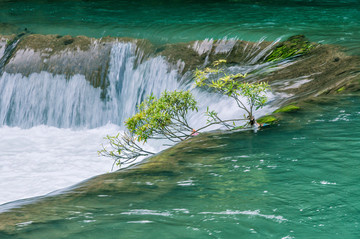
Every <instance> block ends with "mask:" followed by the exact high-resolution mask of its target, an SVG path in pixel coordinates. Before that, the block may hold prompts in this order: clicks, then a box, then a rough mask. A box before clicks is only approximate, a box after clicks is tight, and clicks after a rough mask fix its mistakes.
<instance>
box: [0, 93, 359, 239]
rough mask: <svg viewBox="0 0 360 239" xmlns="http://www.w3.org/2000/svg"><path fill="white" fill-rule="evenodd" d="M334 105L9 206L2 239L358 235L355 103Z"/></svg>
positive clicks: (203, 139) (200, 142)
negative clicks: (9, 222)
mask: <svg viewBox="0 0 360 239" xmlns="http://www.w3.org/2000/svg"><path fill="white" fill-rule="evenodd" d="M341 102H342V103H341V104H339V103H336V102H332V103H328V104H325V105H322V106H321V107H317V108H316V109H314V110H313V111H306V112H299V113H295V114H290V115H288V118H287V120H286V121H284V122H281V124H279V125H277V126H272V127H268V128H263V129H262V130H260V131H258V132H257V133H254V132H252V131H248V132H238V133H232V134H209V135H204V136H199V137H198V138H194V139H193V140H191V141H190V142H189V143H185V144H181V145H179V146H177V147H175V148H174V149H171V150H169V151H165V152H164V153H163V154H161V155H159V156H156V157H155V158H153V159H150V162H151V161H156V160H157V158H158V159H159V160H160V159H161V158H163V160H165V161H164V162H163V163H162V164H152V165H151V164H150V167H151V166H152V167H154V170H151V169H149V168H147V169H146V167H145V169H144V168H142V167H141V165H140V166H139V167H140V168H139V169H137V168H133V169H130V170H127V171H124V173H123V174H122V173H121V172H119V173H115V174H111V175H107V176H106V178H101V177H100V178H99V179H94V180H90V181H89V182H88V183H87V186H85V188H84V189H82V190H83V193H82V194H79V193H75V195H78V196H75V195H71V194H69V195H68V196H67V194H66V193H65V194H64V195H62V196H55V197H53V198H47V199H45V203H41V201H42V200H41V199H40V201H39V203H36V202H35V203H33V204H34V206H31V207H28V208H27V207H25V208H24V209H21V208H20V209H15V212H14V213H16V217H15V214H12V213H11V212H10V214H9V217H10V218H12V219H13V218H17V217H20V218H22V216H23V221H21V219H19V220H20V221H17V226H15V228H16V229H15V231H13V230H10V231H7V233H5V232H3V234H2V238H7V237H9V238H10V237H12V236H16V237H19V238H48V236H49V235H53V237H54V238H72V237H74V238H99V237H103V238H118V237H121V238H155V237H157V238H158V237H161V238H209V237H212V238H239V237H241V238H314V237H315V238H357V236H358V232H359V219H360V218H359V215H360V214H359V210H360V203H359V202H360V200H359V199H360V194H359V186H358V181H359V180H360V176H359V173H358V168H359V167H360V161H359V160H358V159H359V154H360V151H359V148H360V140H359V139H360V133H359V132H358V131H357V130H354V129H356V128H357V127H358V126H360V117H359V116H360V109H359V107H358V104H359V103H360V98H359V97H358V96H356V97H347V98H345V97H343V98H341ZM349 125H352V127H351V129H350V128H349ZM166 162H168V163H169V164H171V165H172V166H166V164H167V163H166ZM144 165H146V163H145V164H144ZM169 167H170V168H171V169H172V170H170V171H169V170H168V169H167V168H169ZM151 172H152V173H151ZM126 181H128V182H129V184H126V183H124V184H123V185H122V186H120V187H116V186H114V185H116V182H126ZM107 182H113V184H108V183H107ZM96 184H100V185H103V186H101V187H100V188H98V189H94V188H93V189H91V187H92V186H91V185H96ZM111 185H113V186H111ZM86 187H88V188H89V190H90V191H88V193H87V192H86V191H87V189H86ZM39 205H40V206H39ZM9 206H11V205H9ZM5 207H6V205H3V206H2V208H1V207H0V210H1V209H4V208H5ZM32 207H34V210H35V211H33V212H32V216H30V217H29V213H30V212H31V210H32V209H31V208H32ZM40 211H42V212H49V213H50V212H57V213H56V214H55V215H56V216H55V219H54V218H53V217H54V216H52V214H51V213H50V215H47V213H40ZM4 217H5V218H6V217H7V216H6V213H4V214H2V215H0V218H1V219H4ZM51 218H53V219H51ZM38 220H40V222H38ZM64 229H66V230H64ZM0 235H1V232H0Z"/></svg>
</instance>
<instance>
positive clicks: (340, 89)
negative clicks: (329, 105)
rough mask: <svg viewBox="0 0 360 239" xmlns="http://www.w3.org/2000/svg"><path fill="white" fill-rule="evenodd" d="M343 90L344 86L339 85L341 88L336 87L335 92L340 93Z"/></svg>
mask: <svg viewBox="0 0 360 239" xmlns="http://www.w3.org/2000/svg"><path fill="white" fill-rule="evenodd" d="M343 90H345V86H343V87H341V88H339V89H337V90H336V92H337V93H340V92H341V91H343Z"/></svg>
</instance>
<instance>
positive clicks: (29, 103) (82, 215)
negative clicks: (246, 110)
mask: <svg viewBox="0 0 360 239" xmlns="http://www.w3.org/2000/svg"><path fill="white" fill-rule="evenodd" d="M0 4H1V5H0V34H11V33H18V32H20V31H22V30H23V29H24V28H27V30H28V31H30V32H32V33H38V34H60V35H66V34H70V35H86V36H90V37H96V38H100V37H104V36H107V35H111V36H118V37H133V38H145V39H148V40H150V41H151V42H152V43H154V44H155V45H158V44H163V43H178V42H189V41H195V42H193V43H192V44H193V48H194V49H195V50H196V51H197V52H198V53H199V54H201V53H203V52H206V51H207V49H208V48H209V47H210V46H212V44H213V42H214V39H222V42H223V43H224V44H221V43H220V44H219V45H218V47H217V48H216V51H217V52H218V53H224V54H226V53H227V52H228V51H229V49H228V48H227V47H229V46H231V42H232V41H233V42H235V40H237V39H243V40H247V41H254V42H258V43H259V44H260V43H261V42H263V41H264V40H268V41H273V44H275V43H276V42H278V41H279V40H282V39H285V38H286V37H288V36H290V35H294V34H305V35H306V36H307V37H309V39H310V40H311V41H316V42H319V43H331V44H339V45H341V46H343V47H346V48H345V51H346V52H347V53H348V54H352V55H360V47H359V44H360V28H359V24H358V23H359V22H360V3H359V2H358V1H357V0H342V1H332V0H321V1H296V0H292V1H276V3H271V4H270V3H269V2H268V1H256V2H253V1H247V0H240V1H190V0H189V1H170V2H167V1H160V0H156V1H155V0H152V1H133V2H129V1H111V0H107V1H95V0H92V1H25V0H24V1H10V0H9V1H2V2H1V3H0ZM74 12H76V13H77V14H73V13H74ZM201 40H204V41H201ZM225 43H226V44H225ZM1 44H3V43H1ZM1 44H0V46H5V45H4V44H5V43H4V44H3V45H1ZM14 44H15V43H14ZM14 46H15V45H14ZM136 47H137V46H136V45H135V44H134V43H131V42H117V43H113V44H112V46H111V52H110V61H109V68H108V69H107V72H108V74H107V80H108V82H109V85H108V86H107V88H106V92H105V95H106V96H105V97H104V89H101V88H100V87H98V88H95V87H93V86H92V85H91V84H90V82H89V81H87V80H86V79H85V76H84V75H81V74H75V75H73V76H71V77H68V76H66V74H65V73H64V74H52V73H49V72H46V71H42V72H33V73H31V74H29V75H22V74H19V73H18V74H14V73H8V72H2V68H3V66H4V65H5V64H6V62H5V60H2V61H1V60H0V68H1V69H0V73H1V75H0V238H37V239H41V238H101V237H102V238H158V237H161V238H209V237H210V238H239V237H241V238H284V239H290V238H312V237H314V238H357V237H358V235H359V234H358V232H359V230H360V228H359V227H360V225H359V222H360V217H359V215H360V213H359V212H360V204H359V202H360V194H359V193H358V191H359V186H358V182H359V180H360V178H359V174H358V172H357V169H358V168H359V167H360V164H359V160H358V158H359V156H360V151H359V148H360V140H359V139H360V135H359V133H358V131H357V129H358V128H359V127H360V120H359V119H360V117H359V116H360V108H359V107H358V105H359V104H360V100H359V97H358V96H356V95H350V96H341V98H340V96H339V98H338V99H328V101H326V102H325V103H323V104H322V105H320V106H315V105H314V107H313V108H312V109H308V110H307V111H300V112H299V113H297V114H294V115H291V114H289V115H288V116H287V117H288V118H287V120H286V121H285V122H281V123H280V124H278V125H275V126H271V127H267V128H263V129H262V130H260V131H258V132H254V131H246V132H235V133H231V134H228V133H226V134H224V133H221V132H220V133H219V132H211V133H209V134H205V135H202V136H200V137H198V138H197V137H196V138H193V139H191V140H190V142H185V143H183V144H180V145H177V146H175V147H174V148H170V149H168V150H165V151H162V150H164V149H165V148H164V147H162V146H161V145H160V144H159V143H156V142H151V143H150V146H149V147H151V148H152V149H153V150H155V151H157V152H160V151H162V152H161V153H160V154H159V155H157V156H155V157H153V158H151V159H146V160H145V161H141V160H143V159H140V160H138V161H136V163H137V166H131V165H127V167H129V168H127V169H122V170H120V171H118V172H114V173H110V174H107V173H108V172H110V171H111V167H112V164H113V162H112V160H111V159H106V158H101V157H99V156H98V154H97V151H98V150H99V149H100V148H101V144H106V141H104V139H103V137H104V136H106V135H107V134H109V135H115V134H116V133H117V132H121V131H122V130H124V125H123V121H124V120H126V119H127V118H128V117H130V116H131V115H133V114H134V113H135V112H136V105H137V104H139V103H140V102H141V101H142V100H143V99H145V97H146V96H147V95H149V94H151V93H153V94H154V95H156V96H159V95H160V94H161V92H163V91H164V90H176V89H183V90H191V92H192V93H193V95H194V96H195V98H196V100H197V101H198V102H199V112H192V113H191V114H190V115H189V122H190V124H191V125H193V126H194V128H196V127H199V126H200V125H202V124H203V123H204V122H205V121H206V118H205V117H204V115H203V112H204V111H205V110H206V107H207V106H210V108H211V109H212V110H216V111H218V112H219V114H220V116H222V117H224V118H231V117H236V116H238V115H242V114H243V112H241V111H240V110H238V109H237V107H236V104H235V102H233V101H231V100H229V99H228V98H227V97H221V96H219V95H215V94H212V93H209V92H206V91H203V90H199V89H196V88H194V86H193V83H192V82H191V72H187V73H185V74H183V73H181V71H180V70H179V65H173V64H171V63H169V62H168V61H167V60H166V59H165V57H162V56H157V55H156V54H153V55H150V56H149V57H145V58H144V59H142V60H141V61H140V60H139V59H140V58H141V57H140V56H142V55H141V54H143V52H141V51H140V52H139V51H137V48H136ZM4 49H5V47H1V48H0V59H1V58H2V56H4V55H6V54H7V52H5V51H4ZM257 54H258V55H256V56H253V58H252V61H249V63H248V64H246V65H236V66H233V67H232V68H230V69H229V70H230V71H234V72H239V71H240V72H249V71H252V70H259V69H260V71H259V74H258V75H256V74H255V76H254V77H255V78H256V77H260V76H261V74H262V72H261V69H271V68H268V67H269V66H268V65H266V64H264V65H261V64H255V62H256V59H259V58H260V57H262V56H263V55H262V54H265V52H260V53H257ZM2 59H5V58H2ZM206 60H207V59H204V61H206ZM304 79H305V80H304ZM289 80H292V79H289ZM304 82H306V76H304V78H299V79H297V81H294V82H293V84H292V85H290V86H288V87H294V88H296V87H298V86H299V84H303V83H304ZM267 95H268V97H269V103H268V104H267V105H266V106H265V107H264V108H263V109H261V110H260V111H258V112H257V113H256V116H257V117H259V116H263V115H266V114H267V113H271V112H272V111H274V109H276V108H277V104H278V102H280V101H281V100H283V99H284V98H286V97H289V95H285V94H279V93H277V92H267ZM212 129H215V128H212ZM148 162H149V165H150V166H151V165H152V164H151V162H161V164H155V165H156V166H154V165H152V166H153V167H155V168H156V170H155V171H151V170H150V169H148V168H146V164H147V163H148ZM144 165H145V166H144ZM147 170H150V171H147ZM102 174H104V175H102ZM97 175H102V176H99V177H95V178H92V177H94V176H97ZM84 180H85V181H84ZM122 182H123V184H121V183H122ZM78 183H80V184H78ZM118 184H121V186H119V187H118V186H117V185H118ZM74 185H75V186H74ZM98 185H102V186H100V187H97V186H98ZM78 188H80V189H79V190H80V191H81V193H79V194H76V193H71V190H75V191H76V190H77V189H78ZM57 190H58V191H57ZM68 191H70V193H69V192H68ZM51 192H54V193H52V194H49V193H51ZM33 197H34V198H33ZM31 198H32V199H31ZM23 205H24V206H23ZM32 205H33V206H32ZM41 212H45V213H41ZM13 221H14V222H13ZM7 223H9V224H7ZM9 228H10V229H9Z"/></svg>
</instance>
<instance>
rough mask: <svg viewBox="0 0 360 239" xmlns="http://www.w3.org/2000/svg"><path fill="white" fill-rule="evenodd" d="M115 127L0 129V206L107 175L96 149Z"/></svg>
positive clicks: (109, 162) (105, 161)
mask: <svg viewBox="0 0 360 239" xmlns="http://www.w3.org/2000/svg"><path fill="white" fill-rule="evenodd" d="M118 130H119V127H118V126H116V125H106V126H104V127H101V128H96V129H86V130H71V129H59V128H55V127H49V126H37V127H33V128H30V129H20V128H10V127H2V128H0V152H1V154H0V204H3V203H5V202H9V201H13V200H17V199H22V198H29V197H34V196H40V195H44V194H47V193H50V192H52V191H54V190H57V189H62V188H65V187H68V186H72V185H74V184H75V183H78V182H80V181H82V180H85V179H87V178H89V177H92V176H94V175H98V174H102V173H106V172H109V171H110V170H111V166H112V163H113V162H112V160H109V159H104V158H100V157H98V155H97V150H99V149H100V145H101V143H103V137H104V136H105V135H106V134H111V135H112V134H114V132H117V131H118Z"/></svg>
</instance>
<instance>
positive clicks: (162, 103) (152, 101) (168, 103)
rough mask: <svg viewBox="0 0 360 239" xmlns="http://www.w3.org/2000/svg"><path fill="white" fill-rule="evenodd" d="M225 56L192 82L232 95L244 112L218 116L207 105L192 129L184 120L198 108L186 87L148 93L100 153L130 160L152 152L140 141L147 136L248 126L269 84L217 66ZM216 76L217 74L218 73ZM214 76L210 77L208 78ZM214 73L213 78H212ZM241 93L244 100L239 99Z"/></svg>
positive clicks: (170, 137)
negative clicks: (246, 79)
mask: <svg viewBox="0 0 360 239" xmlns="http://www.w3.org/2000/svg"><path fill="white" fill-rule="evenodd" d="M225 62H226V61H225V60H219V61H215V62H214V63H213V67H214V68H206V69H205V70H203V71H202V70H196V71H195V78H196V81H195V82H196V85H197V86H199V87H200V86H201V87H204V86H205V87H208V88H209V89H212V90H214V91H216V92H219V93H221V94H223V95H226V96H228V97H231V98H233V99H234V100H235V101H236V103H237V104H238V106H239V107H240V108H241V109H244V110H245V111H246V112H247V114H248V116H246V115H244V117H243V118H239V119H226V120H222V119H221V118H220V117H219V116H218V114H217V112H215V111H211V110H210V109H209V107H208V108H207V111H206V112H205V114H206V116H207V117H208V121H207V124H205V125H204V126H202V127H200V128H198V129H196V130H195V129H194V128H193V127H191V126H190V125H189V123H188V121H187V115H188V113H189V112H191V111H198V107H197V102H196V101H195V99H194V97H193V96H192V94H191V93H190V92H189V91H173V92H169V91H165V92H163V93H162V94H161V96H160V97H159V98H156V97H155V96H153V95H150V96H149V97H148V98H146V99H145V100H144V101H143V102H142V103H141V104H140V105H139V106H138V113H136V114H135V115H134V116H132V117H130V118H129V119H127V120H126V121H125V125H126V128H127V130H128V132H127V133H123V134H117V135H116V136H107V137H106V139H107V140H108V141H109V144H110V149H109V150H108V149H107V148H106V147H104V146H103V149H102V150H100V151H99V154H100V155H103V156H107V157H112V158H114V163H117V164H118V165H121V164H122V163H125V162H129V161H133V160H135V159H137V158H138V157H140V156H149V155H153V154H154V153H153V152H151V151H148V150H145V149H144V148H143V146H142V145H140V144H144V143H146V142H147V141H148V140H150V139H166V140H167V142H169V141H170V142H172V143H177V142H180V141H183V140H186V139H188V138H189V137H191V136H195V135H197V134H199V133H200V132H202V131H203V130H205V129H206V128H208V127H210V126H212V125H222V126H224V127H226V128H227V129H228V130H233V129H239V128H244V127H246V126H249V125H250V126H252V125H253V124H254V123H255V119H254V117H253V111H255V110H257V109H259V108H261V107H262V106H263V105H264V104H265V102H266V100H267V99H266V96H265V94H264V93H265V91H266V90H267V89H268V88H269V86H268V84H267V83H263V82H262V83H247V82H241V81H239V79H242V78H244V77H245V76H246V74H245V75H243V74H240V73H239V74H226V73H224V72H223V70H222V69H221V68H220V67H221V65H222V64H223V63H225ZM219 76H220V77H219ZM210 77H212V78H214V79H213V80H210V79H209V78H210ZM216 77H217V78H216ZM241 97H245V98H246V100H247V102H246V103H247V105H246V103H245V102H242V101H241ZM238 121H247V122H248V123H247V124H246V125H241V126H238V125H236V122H238Z"/></svg>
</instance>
